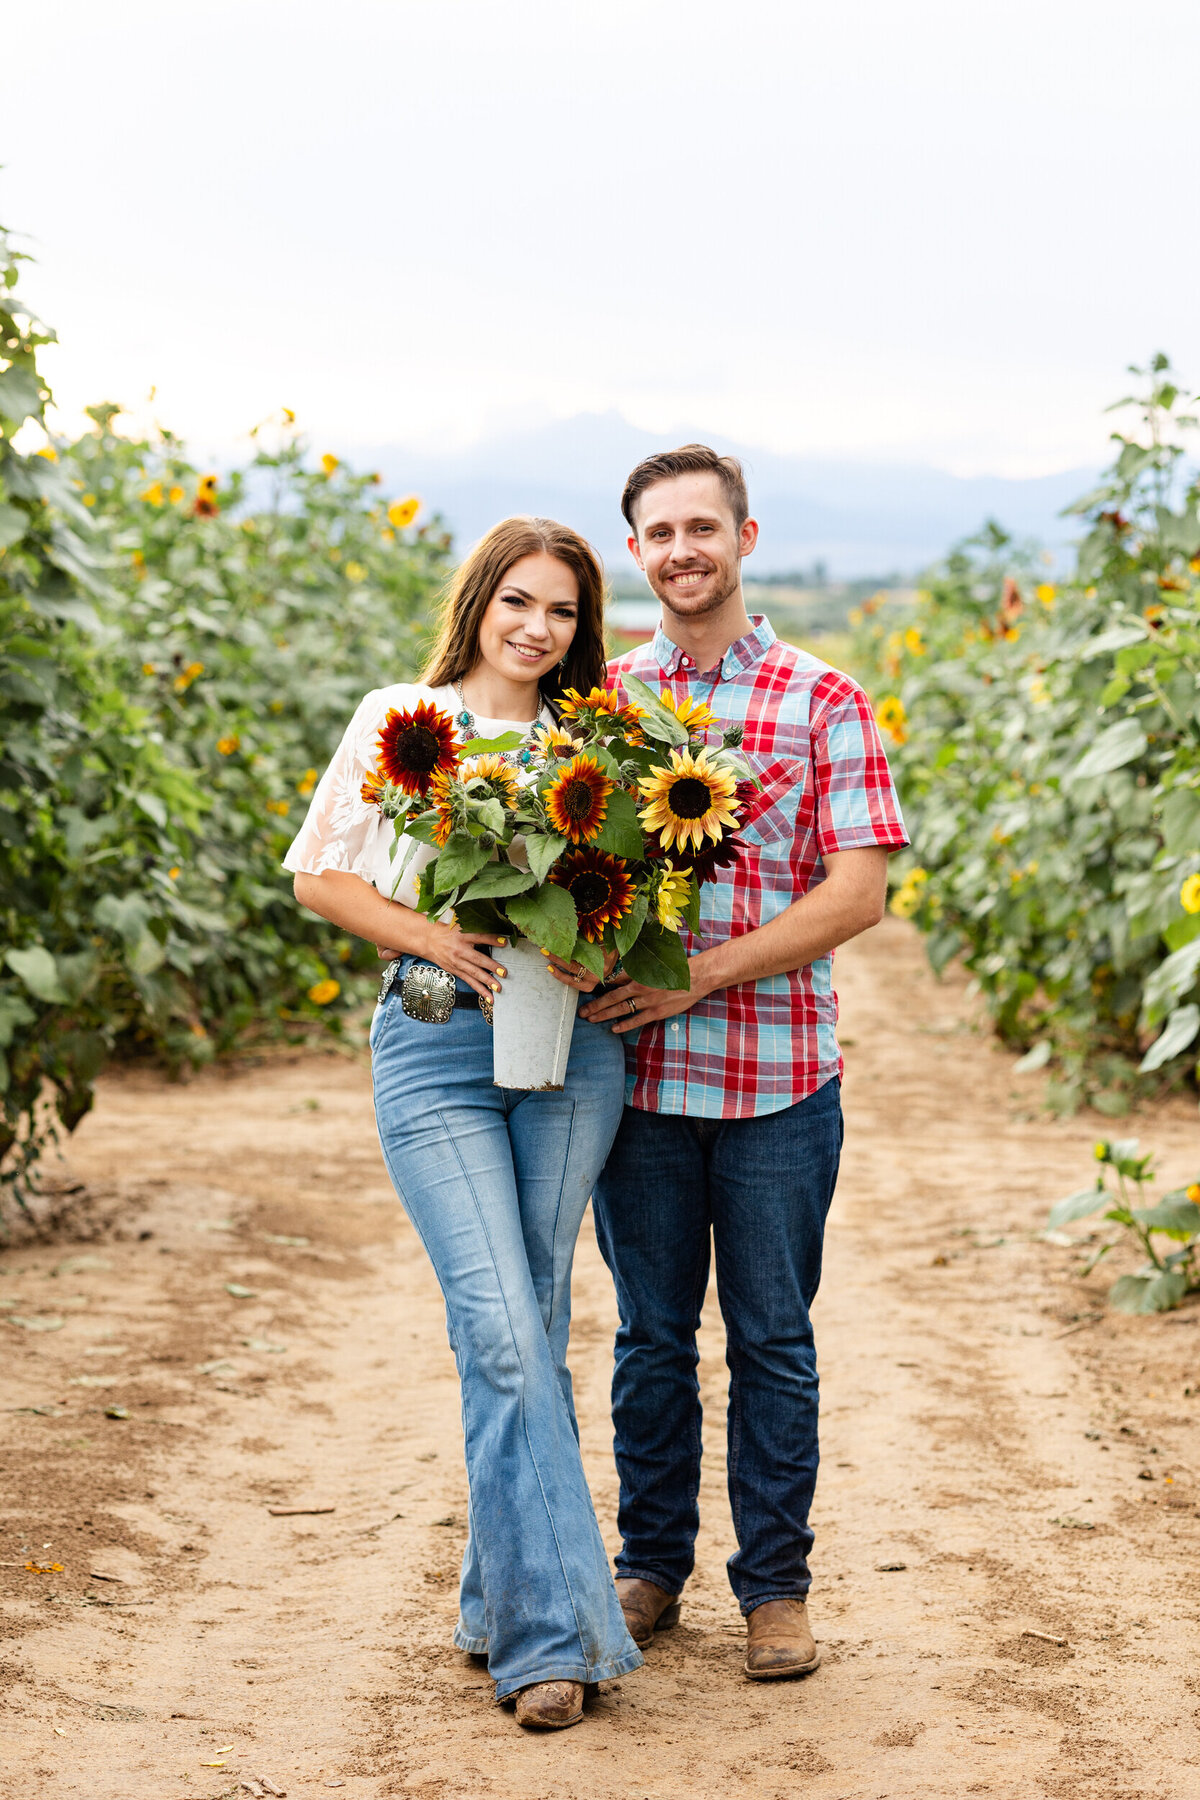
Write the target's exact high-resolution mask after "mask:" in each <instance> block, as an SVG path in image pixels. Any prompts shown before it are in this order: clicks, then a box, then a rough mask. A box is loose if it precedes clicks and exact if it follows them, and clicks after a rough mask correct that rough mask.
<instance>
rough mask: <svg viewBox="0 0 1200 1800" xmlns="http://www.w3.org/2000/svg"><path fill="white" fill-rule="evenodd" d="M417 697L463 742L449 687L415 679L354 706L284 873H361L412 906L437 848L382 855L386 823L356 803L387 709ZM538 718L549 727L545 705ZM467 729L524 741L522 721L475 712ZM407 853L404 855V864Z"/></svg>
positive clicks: (409, 844)
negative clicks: (512, 734) (446, 719)
mask: <svg viewBox="0 0 1200 1800" xmlns="http://www.w3.org/2000/svg"><path fill="white" fill-rule="evenodd" d="M422 700H424V701H427V702H428V703H429V704H430V705H433V706H436V707H439V708H440V709H441V711H442V712H446V713H449V714H450V716H451V718H452V719H454V720H455V726H454V729H455V732H456V734H457V736H458V739H459V742H460V743H461V742H462V741H463V733H462V728H461V727H460V726H459V724H458V721H457V715H458V714H459V713H460V712H461V711H462V705H461V703H460V701H459V698H458V695H457V694H456V693H455V692H454V689H453V688H451V687H440V688H429V687H422V686H420V685H419V684H418V683H415V682H396V683H394V684H393V685H392V686H391V687H385V688H375V689H374V690H373V691H372V692H371V693H369V694H368V695H367V696H366V697H365V699H363V700H362V701H360V703H359V705H358V707H357V709H356V711H355V714H354V717H353V718H352V719H351V721H350V723H349V724H348V725H347V727H346V729H345V731H344V732H343V733H342V741H341V743H340V744H339V745H338V747H337V749H336V751H335V752H334V757H333V761H332V762H331V763H330V765H329V767H328V768H327V769H326V771H325V773H324V774H323V775H322V777H321V779H320V781H319V782H318V783H317V786H316V791H315V792H314V794H313V797H312V799H311V801H310V802H309V807H308V812H307V814H306V815H305V819H304V823H303V825H301V827H300V829H299V831H298V832H297V833H296V835H295V837H294V838H293V839H292V843H291V847H290V849H289V850H288V853H287V855H286V856H285V857H284V859H283V866H284V868H285V869H287V870H289V871H290V873H291V874H293V875H323V874H324V873H325V871H326V870H327V869H336V870H340V871H344V872H345V873H346V874H348V875H358V876H361V878H362V880H363V881H368V882H370V884H371V885H372V887H376V888H378V889H379V891H380V893H381V894H386V895H388V897H389V898H390V899H393V900H399V901H402V902H403V904H404V905H405V906H415V905H416V900H417V879H418V877H419V876H420V873H421V870H422V869H423V868H424V867H425V865H426V864H427V863H430V862H432V861H433V859H434V857H435V856H436V855H437V851H436V850H435V849H434V848H433V847H432V845H429V844H420V843H417V842H416V840H415V839H413V838H410V837H409V836H408V835H407V833H406V834H404V835H403V836H402V837H401V838H400V840H399V843H398V844H397V845H396V853H395V856H394V857H392V856H389V854H388V852H389V850H390V849H391V847H392V844H393V843H395V842H396V834H395V825H394V822H393V821H392V820H391V819H385V818H384V816H383V814H382V813H381V812H380V810H379V808H378V807H377V806H373V805H371V804H370V802H369V801H366V800H364V799H363V797H362V791H361V790H362V784H363V782H364V781H365V780H366V778H367V776H368V775H370V774H372V773H373V772H374V769H375V757H376V753H377V751H378V748H379V733H380V731H381V730H382V728H383V724H384V721H385V720H386V718H387V715H388V713H389V712H390V711H391V709H392V708H393V707H396V708H397V709H398V710H399V711H401V712H411V711H412V709H413V708H414V707H415V706H416V705H417V704H418V703H419V702H420V701H422ZM538 721H539V723H540V724H543V725H551V724H553V722H554V715H553V714H552V713H551V711H550V708H549V707H548V706H547V705H545V703H543V705H542V709H541V711H540V712H539V714H538ZM475 729H476V734H477V735H478V736H479V737H485V738H492V737H500V736H502V735H503V733H504V732H506V731H519V732H520V733H521V735H522V736H524V734H525V733H526V732H527V731H528V730H529V721H528V719H525V720H513V719H484V718H481V717H480V716H479V714H476V715H475ZM409 850H411V851H412V855H411V856H409V858H408V861H407V863H405V854H406V852H408V851H409ZM401 870H403V873H401Z"/></svg>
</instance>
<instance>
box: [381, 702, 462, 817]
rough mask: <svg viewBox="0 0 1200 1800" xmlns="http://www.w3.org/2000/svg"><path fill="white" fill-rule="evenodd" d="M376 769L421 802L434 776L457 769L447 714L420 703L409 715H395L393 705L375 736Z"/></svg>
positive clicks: (398, 713) (403, 713) (452, 733)
mask: <svg viewBox="0 0 1200 1800" xmlns="http://www.w3.org/2000/svg"><path fill="white" fill-rule="evenodd" d="M376 767H377V769H378V772H379V773H380V774H381V775H386V777H387V779H388V780H389V781H394V782H395V784H396V786H397V787H398V788H400V789H401V791H402V792H403V793H406V794H420V795H421V797H422V799H424V797H425V795H426V794H427V793H428V792H429V784H430V782H431V780H432V779H433V776H434V775H435V773H437V772H438V771H448V772H452V771H453V770H455V769H456V768H457V767H458V746H457V744H456V743H455V741H454V721H453V719H451V717H450V715H449V713H444V712H439V711H438V709H437V707H436V706H430V705H429V704H428V703H427V702H426V701H424V700H421V701H419V702H418V703H417V705H416V707H414V709H413V711H412V712H398V711H397V709H396V708H395V707H394V706H393V707H392V709H391V711H390V712H389V713H388V716H387V718H386V719H385V720H384V723H383V729H382V730H381V732H380V733H379V750H378V754H377V758H376Z"/></svg>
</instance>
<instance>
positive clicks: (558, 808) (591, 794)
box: [545, 756, 613, 844]
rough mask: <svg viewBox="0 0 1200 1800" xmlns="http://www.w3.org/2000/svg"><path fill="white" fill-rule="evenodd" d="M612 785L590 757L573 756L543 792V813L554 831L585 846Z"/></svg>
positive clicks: (595, 829)
mask: <svg viewBox="0 0 1200 1800" xmlns="http://www.w3.org/2000/svg"><path fill="white" fill-rule="evenodd" d="M612 791H613V784H612V782H611V781H610V780H609V779H608V776H607V775H606V774H605V773H604V770H603V769H602V768H601V767H600V764H599V763H598V762H597V761H596V759H595V757H593V756H573V757H572V758H571V760H570V762H569V763H567V765H566V766H565V768H564V769H563V770H562V771H561V773H560V774H558V775H556V776H555V777H554V780H553V781H552V782H551V783H550V785H549V787H548V788H547V789H546V796H545V798H546V812H547V815H548V816H549V819H550V823H551V824H552V825H553V827H554V829H555V831H561V833H562V835H563V836H564V837H565V838H570V840H571V842H572V843H573V844H587V843H590V842H591V840H592V838H594V837H595V836H596V833H597V832H598V831H599V830H600V827H601V826H602V825H603V823H604V815H605V813H606V812H607V811H608V796H609V795H610V794H611V793H612Z"/></svg>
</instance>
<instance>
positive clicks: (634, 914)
mask: <svg viewBox="0 0 1200 1800" xmlns="http://www.w3.org/2000/svg"><path fill="white" fill-rule="evenodd" d="M649 908H650V898H649V895H647V894H645V893H643V892H640V891H639V892H638V893H637V894H635V895H634V899H633V905H632V906H631V907H630V909H629V911H628V912H627V913H626V914H625V917H624V918H623V919H622V920H621V923H620V924H619V925H617V926H616V927H615V928H614V931H613V938H614V940H615V942H616V946H617V949H618V951H619V952H620V954H621V955H622V956H624V954H625V952H626V950H628V948H629V946H630V944H632V943H635V942H636V941H637V936H638V933H639V932H640V931H641V929H642V926H643V925H644V924H645V923H646V914H647V912H648V911H649Z"/></svg>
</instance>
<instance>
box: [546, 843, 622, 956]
mask: <svg viewBox="0 0 1200 1800" xmlns="http://www.w3.org/2000/svg"><path fill="white" fill-rule="evenodd" d="M550 880H551V881H553V882H555V883H557V885H558V886H559V887H561V888H566V890H567V892H568V894H570V896H571V898H572V900H573V901H574V902H575V911H576V912H577V913H578V915H579V929H580V931H581V933H582V934H583V936H584V937H585V938H586V939H587V940H588V942H589V943H590V944H595V943H598V942H599V941H600V939H601V938H602V937H603V935H604V927H605V926H606V925H619V924H620V922H621V920H622V919H623V918H624V917H625V914H626V913H627V912H629V911H630V909H631V908H632V906H633V900H634V886H633V883H632V881H631V880H630V879H629V875H628V874H627V872H626V864H625V861H624V859H623V858H622V857H620V856H610V855H609V854H608V852H607V850H588V849H583V850H564V851H563V853H562V855H561V856H560V857H559V859H558V861H557V862H556V863H555V864H554V866H553V868H552V869H551V870H550Z"/></svg>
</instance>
